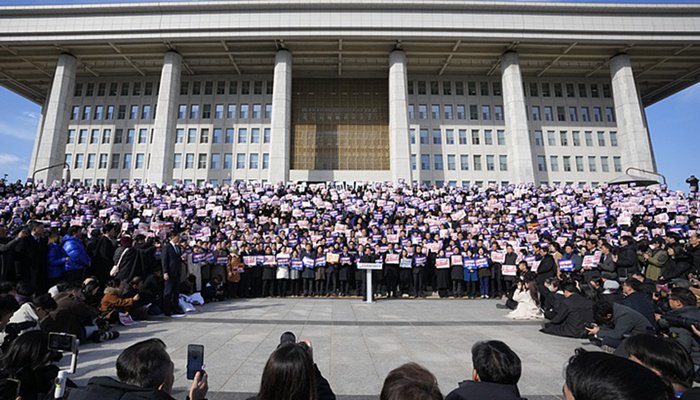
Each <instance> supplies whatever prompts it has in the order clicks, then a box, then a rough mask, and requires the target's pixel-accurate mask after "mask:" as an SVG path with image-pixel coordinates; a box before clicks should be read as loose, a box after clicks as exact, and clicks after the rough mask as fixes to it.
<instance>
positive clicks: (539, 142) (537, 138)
mask: <svg viewBox="0 0 700 400" xmlns="http://www.w3.org/2000/svg"><path fill="white" fill-rule="evenodd" d="M534 137H535V146H543V145H544V137H543V136H542V131H535V135H534Z"/></svg>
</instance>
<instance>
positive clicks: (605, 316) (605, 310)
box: [593, 300, 613, 323]
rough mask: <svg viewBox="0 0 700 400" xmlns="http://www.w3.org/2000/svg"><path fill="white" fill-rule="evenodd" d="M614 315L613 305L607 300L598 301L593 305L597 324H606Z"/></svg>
mask: <svg viewBox="0 0 700 400" xmlns="http://www.w3.org/2000/svg"><path fill="white" fill-rule="evenodd" d="M612 315H613V305H612V304H611V303H610V302H607V301H605V300H598V301H596V302H595V303H594V304H593V317H594V318H595V321H596V322H597V323H604V322H607V321H609V320H610V316H612Z"/></svg>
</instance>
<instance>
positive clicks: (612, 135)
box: [610, 131, 617, 147]
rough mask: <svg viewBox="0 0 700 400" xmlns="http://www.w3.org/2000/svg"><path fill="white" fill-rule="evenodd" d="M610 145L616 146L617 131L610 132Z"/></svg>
mask: <svg viewBox="0 0 700 400" xmlns="http://www.w3.org/2000/svg"><path fill="white" fill-rule="evenodd" d="M610 146H612V147H617V132H615V131H611V132H610Z"/></svg>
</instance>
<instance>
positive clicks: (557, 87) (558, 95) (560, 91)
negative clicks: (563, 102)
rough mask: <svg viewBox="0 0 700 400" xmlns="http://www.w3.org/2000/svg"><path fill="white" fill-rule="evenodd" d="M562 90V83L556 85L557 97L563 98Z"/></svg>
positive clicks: (555, 93)
mask: <svg viewBox="0 0 700 400" xmlns="http://www.w3.org/2000/svg"><path fill="white" fill-rule="evenodd" d="M562 93H563V92H562V90H561V83H555V84H554V96H555V97H562V96H563V94H562Z"/></svg>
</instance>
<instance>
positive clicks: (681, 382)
mask: <svg viewBox="0 0 700 400" xmlns="http://www.w3.org/2000/svg"><path fill="white" fill-rule="evenodd" d="M624 343H625V350H626V351H627V353H628V354H629V357H630V359H631V360H633V361H636V362H639V363H640V364H642V365H643V366H645V367H647V368H649V369H650V370H652V371H653V372H655V373H656V374H658V375H659V376H660V377H661V379H663V380H664V382H666V384H668V385H674V384H675V385H678V386H682V387H683V388H684V389H687V388H690V387H692V386H693V378H694V375H695V370H694V367H693V360H692V359H691V358H690V354H688V352H686V351H685V349H684V348H683V346H681V345H680V343H678V342H677V341H675V340H672V339H668V338H660V337H656V336H652V335H635V336H632V337H630V338H628V339H627V340H625V341H624Z"/></svg>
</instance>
